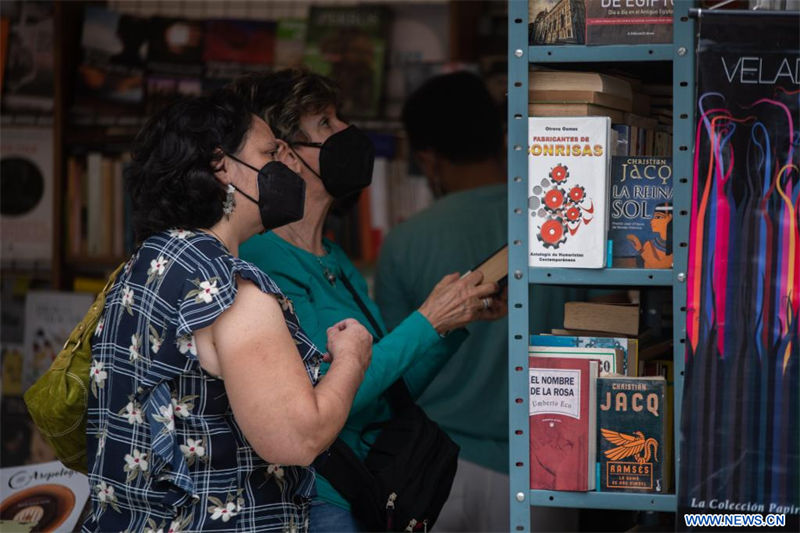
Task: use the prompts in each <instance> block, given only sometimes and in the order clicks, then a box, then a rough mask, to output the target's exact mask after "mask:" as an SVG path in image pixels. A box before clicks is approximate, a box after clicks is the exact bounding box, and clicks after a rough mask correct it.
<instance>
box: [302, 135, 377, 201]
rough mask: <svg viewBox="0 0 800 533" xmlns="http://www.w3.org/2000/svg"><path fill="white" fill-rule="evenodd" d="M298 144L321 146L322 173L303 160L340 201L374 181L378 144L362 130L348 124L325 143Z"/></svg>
mask: <svg viewBox="0 0 800 533" xmlns="http://www.w3.org/2000/svg"><path fill="white" fill-rule="evenodd" d="M292 145H295V146H310V147H312V148H319V149H320V152H319V170H320V174H321V175H320V174H317V173H316V172H314V170H313V169H312V168H311V167H310V166H309V165H308V163H306V162H305V161H303V158H302V157H300V156H298V157H299V158H300V161H303V164H304V165H305V166H306V168H308V170H310V171H311V172H312V173H313V174H314V175H316V176H317V177H318V178H319V179H320V180H322V184H323V185H324V186H325V190H326V191H328V194H330V195H331V196H333V197H334V198H335V199H337V200H341V199H343V198H345V197H348V196H351V195H352V194H354V193H356V192H358V191H360V190H362V189H364V188H366V187H368V186H369V184H370V183H372V164H373V163H374V162H375V146H373V144H372V141H370V140H369V137H367V136H366V135H365V134H364V133H363V132H362V131H361V130H359V129H358V128H356V127H355V126H348V127H347V128H345V129H343V130H342V131H340V132H338V133H334V134H333V135H331V136H330V137H328V139H327V140H326V141H325V142H324V143H312V142H294V143H292Z"/></svg>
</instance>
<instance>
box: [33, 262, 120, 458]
mask: <svg viewBox="0 0 800 533" xmlns="http://www.w3.org/2000/svg"><path fill="white" fill-rule="evenodd" d="M124 265H125V263H122V264H121V265H119V266H118V267H117V268H116V269H115V270H114V272H113V273H112V274H111V276H110V277H109V278H108V281H107V282H106V285H105V287H103V290H102V291H100V293H99V294H98V295H97V298H96V299H95V301H94V303H93V304H92V305H91V307H90V308H89V311H88V312H87V313H86V315H85V316H84V317H83V319H82V320H81V321H80V323H78V325H77V326H75V328H74V329H73V330H72V333H70V335H69V338H68V339H67V341H66V342H65V343H64V347H63V348H62V349H61V351H60V352H59V353H58V355H57V356H56V358H55V360H54V361H53V363H52V364H51V365H50V368H48V369H47V371H46V372H45V373H44V374H43V375H42V376H41V377H40V378H39V379H38V380H36V382H35V383H34V384H33V385H32V386H31V387H30V388H29V389H28V390H27V391H25V395H24V399H25V405H26V406H27V407H28V411H29V412H30V414H31V418H32V419H33V423H34V424H36V427H37V428H39V431H40V432H41V433H42V436H43V437H44V439H45V440H46V441H47V442H48V443H49V444H50V445H51V446H52V447H53V450H54V451H55V453H56V456H57V457H58V459H59V461H61V462H62V463H64V466H66V467H67V468H71V469H73V470H77V471H79V472H83V473H86V472H87V469H88V466H87V465H88V463H87V458H86V412H87V409H88V405H89V386H90V379H89V368H90V366H91V364H92V346H91V340H92V335H93V334H94V331H95V328H96V327H97V323H98V322H99V321H100V315H102V313H103V308H104V307H105V302H106V294H107V293H108V290H109V289H110V288H111V286H112V285H113V284H114V281H115V280H116V279H117V275H118V274H119V272H120V270H122V268H123V266H124Z"/></svg>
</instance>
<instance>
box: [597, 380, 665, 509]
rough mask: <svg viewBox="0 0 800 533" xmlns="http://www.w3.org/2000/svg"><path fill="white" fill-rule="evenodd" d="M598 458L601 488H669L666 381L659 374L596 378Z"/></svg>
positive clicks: (612, 489)
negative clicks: (657, 375)
mask: <svg viewBox="0 0 800 533" xmlns="http://www.w3.org/2000/svg"><path fill="white" fill-rule="evenodd" d="M597 407H598V411H597V428H598V435H597V444H598V454H597V460H598V463H599V465H600V486H599V489H600V490H601V491H622V492H655V493H663V492H665V491H667V490H669V475H668V471H667V468H666V464H667V461H666V456H667V455H668V454H669V453H671V450H669V449H668V448H667V446H666V434H667V431H669V428H668V427H667V416H666V413H667V411H668V410H669V406H668V405H667V401H666V381H665V380H664V378H663V377H641V378H629V377H625V378H622V377H601V378H599V379H598V380H597Z"/></svg>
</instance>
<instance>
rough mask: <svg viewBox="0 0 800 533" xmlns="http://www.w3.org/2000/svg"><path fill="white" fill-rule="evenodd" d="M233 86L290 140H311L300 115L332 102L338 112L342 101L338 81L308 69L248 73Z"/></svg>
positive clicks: (257, 113) (273, 129)
mask: <svg viewBox="0 0 800 533" xmlns="http://www.w3.org/2000/svg"><path fill="white" fill-rule="evenodd" d="M229 88H230V89H231V90H233V91H234V92H236V94H238V95H239V96H240V97H241V98H242V99H243V100H244V101H245V102H247V105H248V106H249V107H250V110H251V111H252V112H253V113H255V114H256V115H258V116H260V117H261V118H263V119H264V120H265V121H266V123H267V124H269V126H270V128H272V131H273V132H274V133H275V135H276V136H277V137H278V138H279V139H282V140H284V141H286V142H288V143H291V142H294V141H310V140H311V139H309V138H308V137H307V136H306V135H305V134H304V133H303V132H302V131H301V130H300V117H302V116H303V115H308V114H313V113H319V112H320V111H322V110H323V109H325V108H326V107H328V106H333V107H334V108H335V109H336V110H337V112H338V110H339V107H340V104H341V98H340V92H339V86H338V85H337V84H336V82H335V81H333V80H332V79H330V78H328V77H326V76H322V75H320V74H315V73H313V72H310V71H308V70H304V69H285V70H280V71H278V72H272V73H266V74H265V73H254V74H248V75H245V76H241V77H239V78H237V79H236V80H234V82H233V83H232V84H231V85H229Z"/></svg>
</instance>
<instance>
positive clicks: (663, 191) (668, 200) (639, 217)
mask: <svg viewBox="0 0 800 533" xmlns="http://www.w3.org/2000/svg"><path fill="white" fill-rule="evenodd" d="M672 218H673V215H672V160H671V159H670V158H658V157H612V158H611V219H610V222H609V228H608V239H609V241H610V242H611V256H612V263H611V265H612V266H613V267H615V268H672Z"/></svg>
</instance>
